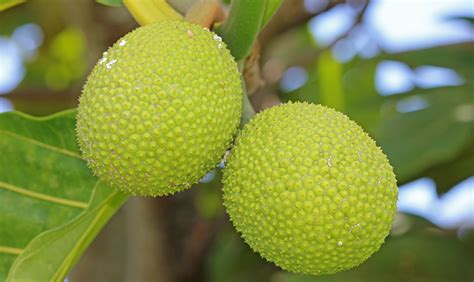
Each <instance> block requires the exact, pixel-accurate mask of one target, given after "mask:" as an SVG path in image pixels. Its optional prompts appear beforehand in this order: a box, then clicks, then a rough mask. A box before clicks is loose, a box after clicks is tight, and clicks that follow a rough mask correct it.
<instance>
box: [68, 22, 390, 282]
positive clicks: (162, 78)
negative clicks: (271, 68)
mask: <svg viewBox="0 0 474 282" xmlns="http://www.w3.org/2000/svg"><path fill="white" fill-rule="evenodd" d="M241 88H242V85H241V82H240V78H239V73H238V70H237V68H236V63H235V62H234V60H233V58H232V56H231V55H230V53H229V51H228V50H227V49H226V47H225V44H224V43H223V42H222V40H221V39H220V37H218V36H217V35H215V34H213V33H212V32H210V31H208V30H206V29H203V28H201V27H198V26H196V25H193V24H190V23H186V22H160V23H157V24H152V25H149V26H145V27H141V28H138V29H137V30H135V31H133V32H131V33H129V34H127V35H126V36H125V37H123V38H122V39H120V40H119V41H118V42H117V43H116V44H115V45H114V46H113V47H112V48H110V49H109V50H108V51H107V52H106V53H105V54H104V57H103V58H102V59H101V60H100V61H99V63H98V64H97V66H96V67H95V68H94V70H93V71H92V74H91V75H90V77H89V79H88V81H87V83H86V85H85V87H84V90H83V94H82V96H81V98H80V106H79V110H78V120H77V135H78V140H79V145H80V148H81V150H82V153H83V156H84V158H85V159H86V161H87V163H88V165H89V167H91V169H92V170H93V171H94V173H95V174H96V175H98V176H99V177H100V178H101V179H103V180H104V181H106V182H107V183H109V184H110V185H111V186H112V187H114V188H117V189H120V190H122V191H124V192H126V193H130V194H133V195H146V196H157V195H165V194H171V193H174V192H176V191H180V190H183V189H185V188H188V187H190V186H191V185H192V184H193V183H195V182H197V181H198V180H199V179H200V178H201V177H202V176H204V174H205V173H206V172H207V171H209V170H210V169H212V168H213V167H214V166H215V165H216V164H217V163H218V162H219V160H220V159H221V158H222V156H223V155H224V153H225V151H226V149H227V148H228V146H229V145H230V143H231V141H232V139H233V137H234V134H235V132H236V130H237V127H238V124H239V121H240V113H241V110H242V103H241V101H242V90H241ZM396 198H397V187H396V180H395V176H394V174H393V171H392V168H391V166H390V164H389V163H388V160H387V158H386V157H385V155H384V154H383V153H382V152H381V150H380V149H379V148H378V147H377V146H376V145H375V142H374V141H373V140H372V139H371V138H370V137H369V136H368V135H367V134H366V133H364V131H363V130H362V129H361V128H360V127H359V126H358V125H356V124H355V123H354V122H352V121H350V120H349V119H348V118H347V117H346V116H344V115H343V114H341V113H339V112H336V111H334V110H331V109H328V108H325V107H322V106H317V105H311V104H305V103H289V104H286V105H282V106H278V107H274V108H271V109H269V110H266V111H264V112H262V113H260V114H258V115H257V116H256V117H255V118H254V119H252V120H251V121H250V123H249V124H247V125H246V127H245V128H244V130H243V131H242V132H241V133H240V134H239V136H238V137H237V139H236V143H235V146H234V148H233V149H232V151H231V154H230V157H229V158H228V161H227V165H226V169H225V171H224V205H225V206H226V208H227V212H228V214H229V215H230V218H231V220H232V222H233V224H234V226H235V227H236V229H237V230H238V231H239V232H240V233H241V234H242V237H243V238H244V240H245V241H246V242H247V243H248V244H249V245H250V246H251V248H252V249H253V250H255V251H257V252H259V253H260V254H261V255H262V256H263V257H264V258H266V259H267V260H269V261H272V262H274V263H275V264H277V265H279V266H281V267H282V268H284V269H286V270H289V271H293V272H300V273H310V274H327V273H334V272H337V271H340V270H344V269H348V268H351V267H353V266H356V265H358V264H360V263H361V262H363V261H364V260H366V259H367V258H368V257H369V256H370V255H371V254H372V253H373V252H375V251H376V250H377V249H378V248H379V247H380V245H381V244H382V243H383V241H384V239H385V237H386V236H387V234H388V232H389V229H390V225H391V221H392V219H393V216H394V212H395V203H396Z"/></svg>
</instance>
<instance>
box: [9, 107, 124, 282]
mask: <svg viewBox="0 0 474 282" xmlns="http://www.w3.org/2000/svg"><path fill="white" fill-rule="evenodd" d="M74 126H75V112H74V111H67V112H63V113H59V114H56V115H53V116H50V117H46V118H35V117H31V116H27V115H24V114H21V113H18V112H12V113H4V114H1V115H0V151H1V152H2V157H1V158H0V281H3V280H5V278H6V275H7V273H9V269H10V267H11V266H12V264H13V267H12V269H11V272H10V274H9V278H8V280H9V281H19V280H21V281H25V280H28V281H32V280H34V281H38V280H40V281H50V280H57V279H60V278H61V279H62V277H64V276H65V275H66V274H67V272H68V270H69V269H70V267H71V266H72V265H73V263H74V262H75V261H76V259H77V258H78V256H79V255H80V254H81V253H82V251H84V249H85V248H86V247H87V245H88V244H89V243H90V241H91V240H92V239H93V238H94V236H95V235H96V234H97V232H98V231H99V230H100V228H101V227H102V225H103V224H105V222H106V221H107V220H108V218H109V217H110V216H111V215H113V213H114V212H115V211H116V210H117V209H118V208H119V207H120V205H121V203H122V202H123V201H124V200H125V199H126V197H125V196H123V195H122V194H117V193H116V192H114V191H113V190H112V189H110V188H108V187H105V186H104V185H102V184H100V183H98V181H97V178H96V177H94V176H92V174H91V172H90V170H89V169H88V168H87V166H86V165H85V162H84V161H83V160H82V159H81V156H80V154H79V151H78V148H77V145H76V140H75V133H74ZM92 195H93V196H92ZM91 196H92V197H91ZM89 199H91V200H89ZM43 232H45V233H43ZM39 234H40V235H39ZM38 235H39V236H38Z"/></svg>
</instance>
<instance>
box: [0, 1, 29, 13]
mask: <svg viewBox="0 0 474 282" xmlns="http://www.w3.org/2000/svg"><path fill="white" fill-rule="evenodd" d="M24 2H25V0H0V11H4V10H6V9H8V8H11V7H13V6H16V5H18V4H21V3H24Z"/></svg>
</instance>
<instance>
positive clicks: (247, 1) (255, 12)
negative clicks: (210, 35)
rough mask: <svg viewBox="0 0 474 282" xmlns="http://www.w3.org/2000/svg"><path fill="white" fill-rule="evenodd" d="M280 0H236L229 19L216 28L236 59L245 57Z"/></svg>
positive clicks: (232, 5)
mask: <svg viewBox="0 0 474 282" xmlns="http://www.w3.org/2000/svg"><path fill="white" fill-rule="evenodd" d="M280 2H281V1H280V0H278V1H275V0H265V1H255V0H234V1H232V4H231V8H230V13H229V17H228V18H227V21H226V22H225V23H224V24H223V25H221V26H218V27H217V28H216V30H215V31H216V32H217V33H218V34H219V35H220V36H222V39H223V40H224V41H225V43H226V44H227V46H228V47H229V49H230V51H231V53H232V55H233V56H234V57H235V60H236V61H240V60H242V59H244V58H245V57H246V56H247V55H248V53H249V52H250V49H251V47H252V45H253V43H254V41H255V39H257V36H258V33H259V32H260V30H261V29H262V28H263V26H264V25H265V24H266V23H267V22H268V21H269V20H270V18H271V16H273V14H274V13H275V11H276V9H277V8H278V7H279V5H280Z"/></svg>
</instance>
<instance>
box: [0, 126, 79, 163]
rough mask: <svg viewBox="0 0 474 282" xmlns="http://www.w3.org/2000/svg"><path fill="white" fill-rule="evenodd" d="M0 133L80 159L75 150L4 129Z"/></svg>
mask: <svg viewBox="0 0 474 282" xmlns="http://www.w3.org/2000/svg"><path fill="white" fill-rule="evenodd" d="M0 134H5V135H8V136H11V137H14V138H17V139H20V140H23V141H26V142H29V143H32V144H34V145H36V146H39V147H43V148H45V149H48V150H50V151H53V152H56V153H60V154H63V155H66V156H69V157H73V158H76V159H80V160H82V157H81V155H80V154H78V153H75V152H72V151H69V150H66V149H62V148H58V147H55V146H52V145H49V144H46V143H43V142H40V141H37V140H34V139H32V138H28V137H25V136H22V135H19V134H15V133H12V132H8V131H4V130H0Z"/></svg>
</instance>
